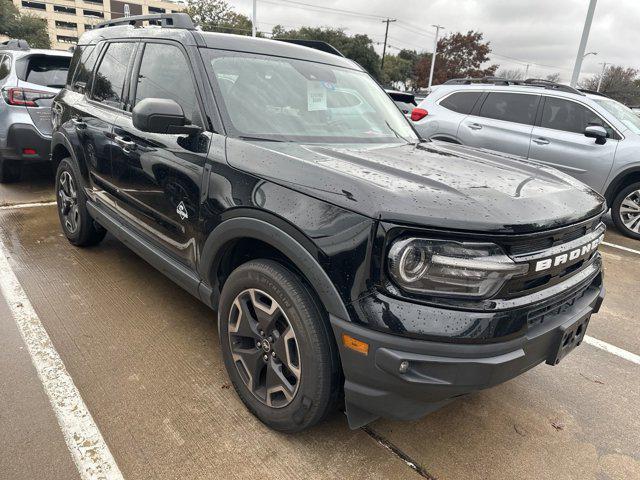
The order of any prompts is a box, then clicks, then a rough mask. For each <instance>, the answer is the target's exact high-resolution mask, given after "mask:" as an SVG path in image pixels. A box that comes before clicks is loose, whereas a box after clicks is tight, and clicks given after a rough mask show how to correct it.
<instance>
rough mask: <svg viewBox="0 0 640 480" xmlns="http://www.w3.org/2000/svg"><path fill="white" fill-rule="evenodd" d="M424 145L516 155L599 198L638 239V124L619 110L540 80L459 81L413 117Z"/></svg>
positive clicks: (588, 95) (622, 227) (593, 96)
mask: <svg viewBox="0 0 640 480" xmlns="http://www.w3.org/2000/svg"><path fill="white" fill-rule="evenodd" d="M411 119H412V120H413V124H414V126H415V128H416V129H417V131H418V133H420V135H421V136H422V137H423V138H428V139H432V140H444V141H447V142H454V143H460V144H463V145H469V146H472V147H479V148H486V149H490V150H497V151H500V152H504V153H508V154H512V155H517V156H520V157H523V158H526V159H529V160H533V161H536V162H540V163H544V164H546V165H549V166H551V167H555V168H558V169H560V170H562V171H564V172H566V173H568V174H570V175H572V176H574V177H575V178H577V179H578V180H580V181H582V182H584V183H586V184H587V185H589V186H590V187H591V188H593V189H594V190H596V191H597V192H599V193H601V194H602V195H603V196H604V197H605V198H606V199H607V203H608V205H609V206H610V207H611V211H612V217H613V220H614V222H615V224H616V226H617V227H618V228H619V229H620V230H621V231H622V233H624V234H625V235H627V236H629V237H633V238H637V239H640V117H638V116H637V115H635V114H634V113H633V112H632V111H631V110H630V109H629V108H627V107H625V106H624V105H622V104H621V103H619V102H616V101H615V100H613V99H611V98H608V97H606V96H604V95H601V94H597V93H595V92H589V91H580V90H576V89H574V88H571V87H569V86H566V85H560V84H557V83H553V82H547V81H542V80H526V81H523V82H520V81H510V80H505V79H498V78H487V79H481V80H478V79H457V80H450V81H448V82H446V83H445V84H444V85H441V86H440V87H439V88H438V89H437V90H435V91H434V92H433V93H432V94H430V95H429V96H428V97H426V98H425V99H424V100H423V101H422V102H420V104H419V105H418V106H417V107H416V108H415V109H414V110H413V112H412V114H411Z"/></svg>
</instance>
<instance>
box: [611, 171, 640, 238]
mask: <svg viewBox="0 0 640 480" xmlns="http://www.w3.org/2000/svg"><path fill="white" fill-rule="evenodd" d="M611 217H612V218H613V222H614V223H615V225H616V227H618V229H619V230H620V232H622V234H623V235H626V236H627V237H631V238H636V239H638V240H640V182H637V183H633V184H631V185H629V186H627V187H625V188H624V189H622V190H621V191H620V192H619V193H618V195H616V198H615V199H614V201H613V205H611Z"/></svg>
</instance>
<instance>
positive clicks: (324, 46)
mask: <svg viewBox="0 0 640 480" xmlns="http://www.w3.org/2000/svg"><path fill="white" fill-rule="evenodd" d="M275 40H280V41H281V42H287V43H295V44H296V45H302V46H303V47H309V48H315V49H316V50H320V51H322V52H326V53H331V54H332V55H338V56H339V57H344V55H343V54H342V52H341V51H340V50H338V49H337V48H336V47H334V46H333V45H331V44H330V43H327V42H323V41H321V40H303V39H300V40H298V39H295V38H276V39H275Z"/></svg>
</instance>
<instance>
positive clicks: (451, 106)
mask: <svg viewBox="0 0 640 480" xmlns="http://www.w3.org/2000/svg"><path fill="white" fill-rule="evenodd" d="M481 95H482V92H456V93H453V94H451V95H449V96H448V97H446V98H445V99H444V100H442V101H441V102H440V106H441V107H444V108H446V109H447V110H452V111H454V112H457V113H463V114H465V115H469V114H470V113H471V110H473V107H474V106H475V104H476V102H477V101H478V99H479V98H480V96H481Z"/></svg>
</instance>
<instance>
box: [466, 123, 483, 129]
mask: <svg viewBox="0 0 640 480" xmlns="http://www.w3.org/2000/svg"><path fill="white" fill-rule="evenodd" d="M467 127H469V128H470V129H471V130H482V125H480V124H479V123H471V124H469V125H467Z"/></svg>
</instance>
